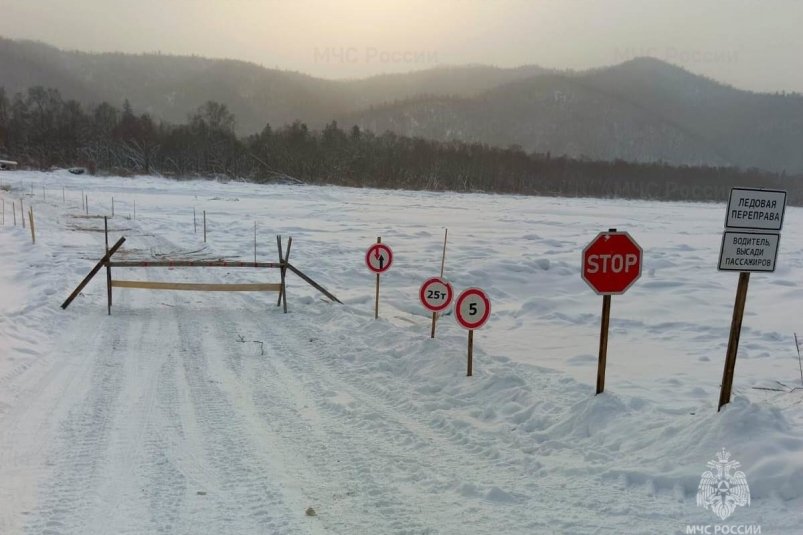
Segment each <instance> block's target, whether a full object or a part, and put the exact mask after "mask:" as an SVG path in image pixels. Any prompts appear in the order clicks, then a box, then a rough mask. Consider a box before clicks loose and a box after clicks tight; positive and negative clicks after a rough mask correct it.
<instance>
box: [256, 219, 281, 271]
mask: <svg viewBox="0 0 803 535" xmlns="http://www.w3.org/2000/svg"><path fill="white" fill-rule="evenodd" d="M281 261H282V259H281V258H280V259H279V262H281ZM256 263H257V222H256V221H254V264H256Z"/></svg>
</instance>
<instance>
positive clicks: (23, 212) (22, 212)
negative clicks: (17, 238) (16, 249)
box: [20, 199, 25, 228]
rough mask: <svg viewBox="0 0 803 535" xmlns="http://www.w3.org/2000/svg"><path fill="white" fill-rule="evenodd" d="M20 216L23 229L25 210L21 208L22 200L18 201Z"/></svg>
mask: <svg viewBox="0 0 803 535" xmlns="http://www.w3.org/2000/svg"><path fill="white" fill-rule="evenodd" d="M20 216H21V217H22V228H25V210H24V209H23V208H22V199H20Z"/></svg>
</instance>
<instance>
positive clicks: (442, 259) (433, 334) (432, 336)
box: [429, 228, 449, 338]
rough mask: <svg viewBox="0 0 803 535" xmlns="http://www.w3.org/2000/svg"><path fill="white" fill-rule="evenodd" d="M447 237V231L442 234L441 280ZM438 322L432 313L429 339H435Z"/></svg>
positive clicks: (434, 313)
mask: <svg viewBox="0 0 803 535" xmlns="http://www.w3.org/2000/svg"><path fill="white" fill-rule="evenodd" d="M448 236H449V229H448V228H447V229H446V231H445V232H444V233H443V255H441V278H443V268H444V266H445V265H446V238H447V237H448ZM437 321H438V313H437V312H433V313H432V332H431V333H430V336H429V337H430V338H435V323H436V322H437Z"/></svg>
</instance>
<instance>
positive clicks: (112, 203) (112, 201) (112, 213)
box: [112, 197, 114, 217]
mask: <svg viewBox="0 0 803 535" xmlns="http://www.w3.org/2000/svg"><path fill="white" fill-rule="evenodd" d="M112 217H114V197H112Z"/></svg>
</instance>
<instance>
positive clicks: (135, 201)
mask: <svg viewBox="0 0 803 535" xmlns="http://www.w3.org/2000/svg"><path fill="white" fill-rule="evenodd" d="M136 218H137V200H136V199H134V219H136Z"/></svg>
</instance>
